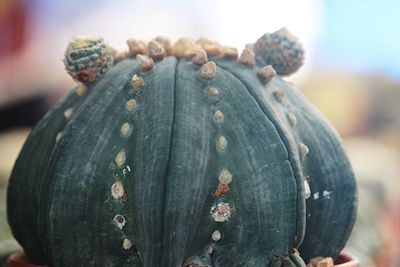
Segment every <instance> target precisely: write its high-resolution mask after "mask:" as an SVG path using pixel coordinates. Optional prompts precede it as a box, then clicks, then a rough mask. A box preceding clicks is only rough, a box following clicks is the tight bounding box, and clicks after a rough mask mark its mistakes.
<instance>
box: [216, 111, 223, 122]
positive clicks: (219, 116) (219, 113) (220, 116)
mask: <svg viewBox="0 0 400 267" xmlns="http://www.w3.org/2000/svg"><path fill="white" fill-rule="evenodd" d="M214 120H215V121H216V122H222V121H223V120H224V114H223V113H222V111H221V110H216V111H215V113H214Z"/></svg>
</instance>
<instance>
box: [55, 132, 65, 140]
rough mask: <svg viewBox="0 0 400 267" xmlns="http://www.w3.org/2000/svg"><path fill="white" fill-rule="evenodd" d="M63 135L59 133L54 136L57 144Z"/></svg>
mask: <svg viewBox="0 0 400 267" xmlns="http://www.w3.org/2000/svg"><path fill="white" fill-rule="evenodd" d="M63 135H64V133H63V132H59V133H58V134H57V135H56V142H58V141H59V140H60V139H61V137H62V136H63Z"/></svg>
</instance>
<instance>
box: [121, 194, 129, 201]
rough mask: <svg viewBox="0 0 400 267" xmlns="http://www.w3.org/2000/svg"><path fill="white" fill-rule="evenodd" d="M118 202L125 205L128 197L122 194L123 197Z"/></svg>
mask: <svg viewBox="0 0 400 267" xmlns="http://www.w3.org/2000/svg"><path fill="white" fill-rule="evenodd" d="M119 200H120V201H121V202H122V203H126V202H127V201H128V196H127V195H126V194H123V195H122V196H121V197H120V198H119Z"/></svg>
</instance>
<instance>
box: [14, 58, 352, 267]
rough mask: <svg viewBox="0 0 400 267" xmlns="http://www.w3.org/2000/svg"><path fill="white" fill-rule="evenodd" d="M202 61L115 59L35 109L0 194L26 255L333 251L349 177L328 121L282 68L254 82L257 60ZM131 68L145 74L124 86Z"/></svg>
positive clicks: (348, 222)
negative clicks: (38, 116)
mask: <svg viewBox="0 0 400 267" xmlns="http://www.w3.org/2000/svg"><path fill="white" fill-rule="evenodd" d="M212 60H214V61H215V62H216V64H217V71H216V76H215V78H213V79H208V80H207V79H203V78H202V77H200V75H199V69H200V67H199V66H198V65H195V64H193V63H192V62H191V61H189V60H187V59H182V58H181V59H177V58H176V57H173V56H168V57H165V58H164V59H163V60H161V61H159V62H157V63H156V64H155V65H154V67H153V68H152V69H151V70H148V71H147V70H146V71H145V72H144V71H141V70H140V67H141V66H140V64H141V63H140V62H138V61H137V60H134V59H125V60H123V61H121V62H119V63H117V64H116V65H115V66H114V67H112V68H111V69H110V70H109V71H108V72H107V73H106V74H104V76H103V77H101V78H100V79H98V80H97V81H95V82H93V83H90V84H88V85H87V89H88V92H87V93H86V94H84V95H83V94H81V93H78V94H77V93H76V90H72V91H71V92H70V93H69V94H68V95H67V96H66V97H65V98H64V99H63V100H62V101H60V102H59V103H58V104H57V105H56V106H55V107H54V108H53V109H52V110H51V111H50V112H49V113H48V114H47V115H46V117H45V118H43V120H42V121H41V122H40V123H39V124H38V125H37V126H36V128H35V129H34V130H33V131H32V134H31V135H30V137H29V138H28V140H27V142H26V144H25V146H24V148H23V150H22V152H21V155H20V157H19V159H18V160H17V162H16V165H15V168H14V171H13V174H12V177H11V180H10V185H9V191H8V193H9V194H8V215H9V222H10V225H11V227H12V230H13V234H14V236H15V237H16V239H17V240H18V241H19V242H20V243H21V245H22V246H23V248H24V250H25V251H26V252H27V254H28V256H29V258H30V260H31V261H32V262H34V263H40V264H47V265H51V266H110V265H112V266H146V267H147V266H149V267H153V266H210V267H211V266H214V267H222V266H305V265H304V262H303V260H304V261H308V259H310V258H312V257H315V256H332V257H336V256H337V254H338V253H339V252H340V250H341V249H342V248H343V246H344V243H345V241H346V240H347V237H348V235H349V233H350V230H351V228H352V225H353V223H354V216H355V210H356V189H355V188H356V187H355V180H354V176H353V173H352V171H351V167H350V165H349V163H348V160H347V157H346V155H345V153H344V152H343V149H342V146H341V144H340V141H339V138H338V136H337V134H336V132H335V131H334V130H333V129H332V128H331V127H330V125H329V124H328V123H327V122H326V121H325V119H324V118H323V117H322V116H321V115H320V114H319V113H318V112H317V111H316V110H315V109H314V108H313V107H312V106H311V105H310V104H309V103H308V102H307V100H305V98H304V97H303V96H302V94H301V93H300V92H299V91H298V90H297V89H295V88H293V86H292V85H290V84H288V83H286V82H285V81H284V80H283V79H282V78H281V77H279V76H276V77H275V78H273V79H272V80H271V81H269V82H268V83H266V84H265V83H264V82H262V81H261V80H260V79H259V78H258V77H257V74H256V72H257V70H258V69H259V68H258V67H254V68H249V67H246V66H244V65H242V64H239V63H238V62H235V61H232V60H227V59H221V58H219V57H215V58H212ZM134 75H136V76H134ZM132 77H135V78H134V79H136V80H137V77H139V78H143V80H144V84H143V85H140V86H139V87H140V88H135V89H136V90H133V89H132V86H131V83H132ZM214 88H215V89H217V91H215V90H214ZM213 90H214V91H213ZM78 92H79V90H78ZM276 92H278V93H276ZM132 99H135V101H136V102H135V103H136V106H134V108H132V106H130V108H127V107H128V106H127V105H128V104H127V103H132V102H129V101H132ZM71 108H72V109H71ZM221 114H223V116H221ZM293 116H295V119H296V120H295V121H294V118H293ZM61 132H62V135H61V134H59V133H61ZM307 152H309V153H307ZM230 175H231V176H230ZM304 179H306V180H307V181H308V184H309V186H310V188H311V197H310V198H308V199H306V193H307V189H306V188H305V182H304ZM221 181H222V182H221ZM122 185H123V192H121V190H119V191H118V190H116V191H115V189H116V188H117V187H118V186H119V187H118V188H119V189H121V188H120V187H121V186H122ZM221 188H224V190H225V191H224V190H222V189H221ZM227 188H228V190H227ZM113 190H114V191H113ZM317 193H318V195H317ZM217 211H220V213H217ZM296 249H299V251H300V256H301V258H300V256H299V254H298V253H297V250H296Z"/></svg>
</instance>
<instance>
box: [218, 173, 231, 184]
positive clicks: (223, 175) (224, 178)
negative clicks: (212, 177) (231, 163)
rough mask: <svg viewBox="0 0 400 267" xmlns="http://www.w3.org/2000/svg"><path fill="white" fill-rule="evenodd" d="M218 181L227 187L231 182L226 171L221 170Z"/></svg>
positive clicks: (229, 174) (229, 175)
mask: <svg viewBox="0 0 400 267" xmlns="http://www.w3.org/2000/svg"><path fill="white" fill-rule="evenodd" d="M218 181H219V182H220V183H221V184H224V185H228V184H230V183H231V182H232V174H231V173H230V172H229V171H228V170H226V169H223V170H222V171H221V172H220V173H219V176H218Z"/></svg>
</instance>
